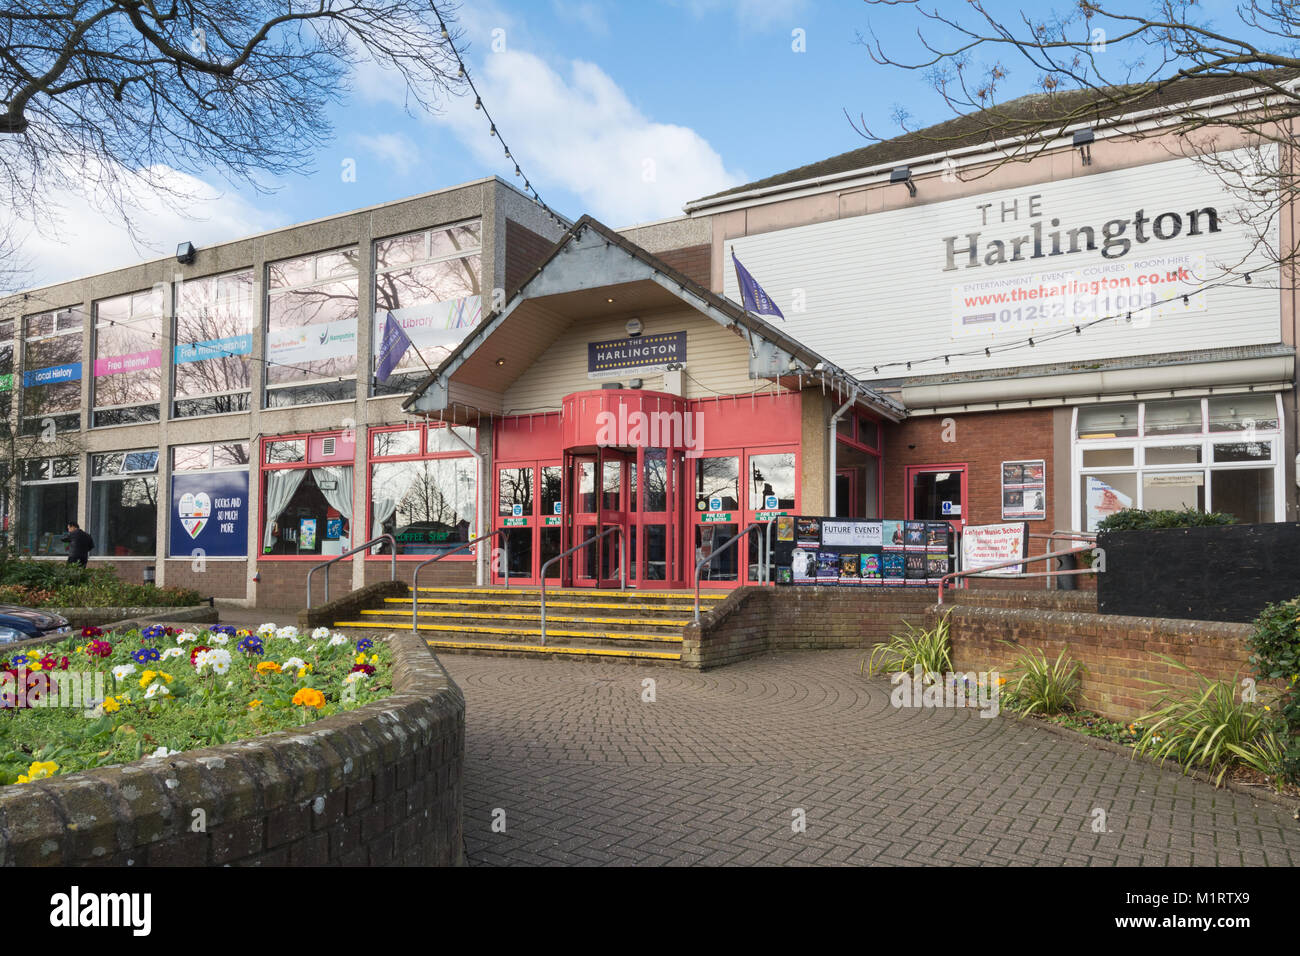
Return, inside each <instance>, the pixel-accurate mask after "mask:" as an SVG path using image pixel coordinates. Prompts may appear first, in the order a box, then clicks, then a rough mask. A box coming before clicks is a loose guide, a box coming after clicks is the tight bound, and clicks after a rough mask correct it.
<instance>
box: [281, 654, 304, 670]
mask: <svg viewBox="0 0 1300 956" xmlns="http://www.w3.org/2000/svg"><path fill="white" fill-rule="evenodd" d="M306 666H307V662H306V661H305V660H303V659H302V658H301V657H291V658H289V659H288V660H287V661H285V662H284V663H283V664H281V665H280V670H282V671H296V670H299V669H301V668H303V667H306Z"/></svg>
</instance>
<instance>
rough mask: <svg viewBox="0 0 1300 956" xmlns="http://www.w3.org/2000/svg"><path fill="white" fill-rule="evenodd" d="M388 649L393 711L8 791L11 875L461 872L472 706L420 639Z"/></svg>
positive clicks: (5, 826) (377, 709) (4, 804)
mask: <svg viewBox="0 0 1300 956" xmlns="http://www.w3.org/2000/svg"><path fill="white" fill-rule="evenodd" d="M391 641H392V648H393V653H394V668H393V688H394V693H393V694H392V695H391V696H390V697H387V698H385V699H384V700H381V701H376V702H375V703H373V704H368V705H366V706H365V707H361V708H358V709H357V710H354V711H350V712H348V713H345V714H337V715H335V716H333V717H327V718H325V719H323V720H319V721H317V722H315V723H312V724H310V725H308V726H306V727H303V728H301V729H294V730H284V731H279V732H276V733H273V734H267V735H265V736H262V737H257V738H254V739H252V740H245V741H239V742H236V743H230V744H223V745H221V746H218V747H209V748H205V749H202V750H191V751H187V752H185V753H183V754H178V755H176V756H173V757H167V758H164V759H157V760H144V761H140V762H137V763H134V764H128V765H124V766H118V767H106V768H101V769H97V770H91V771H86V772H82V773H75V774H68V775H67V776H61V777H54V778H52V779H50V780H43V781H37V782H36V783H31V784H23V785H21V786H9V787H4V788H0V864H4V865H6V866H15V865H16V866H31V865H51V866H69V865H74V866H75V865H87V864H107V865H118V866H167V865H187V866H204V865H222V864H227V863H229V864H235V865H252V866H257V865H266V866H283V865H290V866H320V865H345V866H347V865H370V866H377V865H388V864H411V865H458V864H460V863H462V862H463V855H462V847H463V843H462V829H461V827H462V824H461V807H462V789H461V787H462V784H461V772H462V768H463V766H464V759H465V699H464V697H463V696H462V695H461V692H460V689H459V688H458V687H457V686H456V685H455V684H454V683H453V682H452V680H451V678H450V677H449V676H448V675H447V673H446V671H445V670H444V669H443V668H442V666H441V664H439V663H438V660H437V658H436V657H434V656H433V654H432V653H430V651H429V648H428V646H427V645H426V644H425V643H424V642H423V641H422V640H420V639H419V638H417V637H415V636H414V635H411V634H406V633H398V634H396V635H394V636H393V637H392V638H391ZM196 811H202V813H201V814H198V813H196ZM200 819H202V822H203V825H204V826H203V829H202V831H201V832H195V831H196V829H197V825H198V823H199V821H200Z"/></svg>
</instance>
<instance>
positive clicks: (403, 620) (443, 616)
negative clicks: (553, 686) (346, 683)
mask: <svg viewBox="0 0 1300 956" xmlns="http://www.w3.org/2000/svg"><path fill="white" fill-rule="evenodd" d="M361 614H362V616H363V617H365V618H366V619H368V620H376V621H380V622H382V623H383V624H392V625H393V626H399V627H409V626H410V623H411V611H410V608H403V609H396V610H395V609H393V608H390V607H382V608H367V609H365V610H363V611H362V612H361ZM420 621H421V623H423V622H426V621H427V622H429V623H433V624H448V623H452V622H455V621H465V622H470V623H475V622H489V621H524V622H527V623H530V624H538V625H540V623H541V615H540V614H538V613H537V611H536V609H532V610H529V609H527V608H525V609H522V610H519V611H513V612H512V611H433V610H426V609H425V608H423V607H421V608H420ZM690 621H691V619H690V618H689V617H658V616H653V617H652V616H649V615H646V616H640V615H638V616H637V617H609V616H585V615H573V614H552V613H550V607H549V606H548V607H547V615H546V623H547V626H548V627H549V626H550V625H552V624H586V625H599V626H600V627H603V628H619V629H622V628H631V629H633V630H635V629H637V628H653V629H654V630H655V631H662V630H673V631H680V630H681V629H682V628H683V627H685V626H686V625H687V624H689V623H690ZM377 626H378V625H377Z"/></svg>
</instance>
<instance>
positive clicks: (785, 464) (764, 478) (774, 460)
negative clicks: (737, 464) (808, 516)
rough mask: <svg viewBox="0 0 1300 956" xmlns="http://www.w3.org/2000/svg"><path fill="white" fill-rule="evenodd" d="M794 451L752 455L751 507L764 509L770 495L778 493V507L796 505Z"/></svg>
mask: <svg viewBox="0 0 1300 956" xmlns="http://www.w3.org/2000/svg"><path fill="white" fill-rule="evenodd" d="M794 484H795V467H794V453H793V452H782V453H781V454H777V455H751V456H750V459H749V507H750V509H751V510H753V511H762V510H764V509H766V508H767V507H768V506H767V504H766V503H765V502H766V501H767V497H768V496H769V495H776V498H777V504H776V506H777V508H783V509H788V508H793V507H794Z"/></svg>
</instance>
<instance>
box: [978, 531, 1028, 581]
mask: <svg viewBox="0 0 1300 956" xmlns="http://www.w3.org/2000/svg"><path fill="white" fill-rule="evenodd" d="M1028 531H1029V526H1028V525H1026V524H1025V523H1024V522H1023V521H1018V522H1014V523H1008V524H986V525H970V524H968V525H967V526H966V527H965V529H964V530H963V531H962V535H961V555H962V569H963V570H966V571H977V570H979V569H980V568H986V567H988V566H989V565H993V564H1000V563H1002V562H1003V561H1014V560H1016V559H1017V558H1023V557H1024V556H1025V555H1026V554H1028V551H1027V548H1028V547H1029V535H1028ZM1022 567H1023V566H1022V565H1018V564H1013V565H1011V566H1010V567H1006V568H997V569H995V570H992V571H989V572H988V573H989V574H1017V573H1019V571H1020V570H1021V568H1022Z"/></svg>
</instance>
